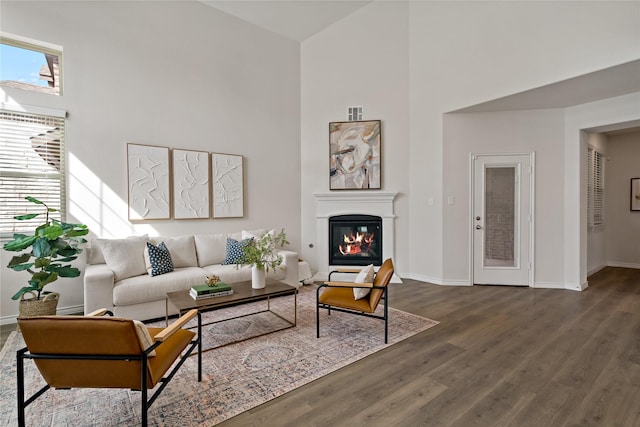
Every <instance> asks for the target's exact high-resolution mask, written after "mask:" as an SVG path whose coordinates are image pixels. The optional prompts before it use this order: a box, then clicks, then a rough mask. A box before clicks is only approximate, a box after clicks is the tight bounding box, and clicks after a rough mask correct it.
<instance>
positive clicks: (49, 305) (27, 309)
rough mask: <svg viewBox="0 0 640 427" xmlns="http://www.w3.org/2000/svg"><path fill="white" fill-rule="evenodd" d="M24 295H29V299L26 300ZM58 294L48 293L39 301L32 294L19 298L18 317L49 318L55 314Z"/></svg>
mask: <svg viewBox="0 0 640 427" xmlns="http://www.w3.org/2000/svg"><path fill="white" fill-rule="evenodd" d="M26 294H31V298H26V299H25V297H24V296H25V295H26ZM59 299H60V294H59V293H57V292H49V293H47V294H46V295H44V296H41V297H40V299H37V298H36V294H34V293H33V292H26V293H24V294H22V297H21V298H20V305H19V306H18V317H35V316H51V315H55V314H56V308H57V307H58V300H59Z"/></svg>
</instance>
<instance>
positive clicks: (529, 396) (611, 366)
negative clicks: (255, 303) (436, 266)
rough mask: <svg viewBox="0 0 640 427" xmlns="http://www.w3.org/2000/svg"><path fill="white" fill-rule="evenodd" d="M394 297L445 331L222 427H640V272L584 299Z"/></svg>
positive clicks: (627, 272)
mask: <svg viewBox="0 0 640 427" xmlns="http://www.w3.org/2000/svg"><path fill="white" fill-rule="evenodd" d="M390 286H391V289H390V299H389V301H390V305H391V306H392V307H394V308H398V309H400V310H404V311H408V312H411V313H415V314H418V315H421V316H425V317H429V318H432V319H435V320H438V321H440V322H441V324H440V325H438V326H436V327H435V328H432V329H430V330H428V331H425V332H423V333H421V334H418V335H416V336H414V337H412V338H410V339H407V340H405V341H403V342H401V343H399V344H396V345H394V346H391V347H389V348H387V349H385V350H383V351H381V352H378V353H376V354H374V355H371V356H369V357H367V358H365V359H363V360H361V361H359V362H357V363H354V364H351V365H349V366H347V367H345V368H343V369H340V370H338V371H336V372H334V373H333V374H330V375H327V376H325V377H322V378H320V379H318V380H316V381H314V382H312V383H310V384H308V385H306V386H304V387H301V388H298V389H296V390H294V391H292V392H290V393H288V394H286V395H284V396H281V397H279V398H277V399H274V400H272V401H270V402H267V403H265V404H264V405H261V406H259V407H257V408H255V409H253V410H250V411H247V412H245V413H242V414H240V415H238V416H236V417H234V418H232V419H230V420H228V421H226V422H224V423H222V424H220V426H221V427H233V426H243V427H244V426H365V425H366V426H368V427H369V426H411V427H413V426H429V427H441V426H455V427H469V426H518V427H520V426H536V427H537V426H545V427H546V426H603V427H605V426H606V427H609V426H621V427H640V270H633V269H623V268H607V269H605V270H602V271H601V272H599V273H597V274H596V275H594V276H592V277H590V278H589V288H587V290H585V291H584V292H575V291H569V290H555V289H530V288H518V287H494V286H474V287H447V286H436V285H431V284H427V283H423V282H418V281H413V280H405V283H404V284H392V285H390ZM327 351H331V349H327Z"/></svg>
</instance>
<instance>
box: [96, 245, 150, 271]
mask: <svg viewBox="0 0 640 427" xmlns="http://www.w3.org/2000/svg"><path fill="white" fill-rule="evenodd" d="M148 239H149V236H147V235H146V234H145V235H143V236H134V237H129V238H126V239H98V244H99V245H100V249H102V254H103V255H104V259H105V261H106V263H107V266H109V268H110V269H111V271H113V275H114V277H115V280H116V281H119V280H123V279H127V278H129V277H134V276H139V275H141V274H145V273H146V272H147V269H146V268H145V263H144V249H145V246H146V243H147V240H148Z"/></svg>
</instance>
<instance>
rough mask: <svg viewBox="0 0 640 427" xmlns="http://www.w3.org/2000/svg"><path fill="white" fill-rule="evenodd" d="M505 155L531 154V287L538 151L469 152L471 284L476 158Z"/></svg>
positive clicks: (531, 283)
mask: <svg viewBox="0 0 640 427" xmlns="http://www.w3.org/2000/svg"><path fill="white" fill-rule="evenodd" d="M503 156H529V173H530V174H531V179H530V180H529V187H530V188H529V199H530V200H529V203H530V204H529V206H530V207H529V287H531V288H533V287H535V258H536V256H535V254H536V253H535V238H534V236H535V219H536V215H535V212H536V209H535V207H536V206H535V200H536V198H535V194H536V193H535V189H536V180H535V177H536V152H535V151H532V152H530V153H524V152H515V153H513V152H512V153H469V215H468V221H469V222H468V231H469V286H474V283H473V282H474V273H475V271H474V262H475V258H474V253H473V251H474V246H475V245H474V243H475V236H476V233H474V222H473V215H474V208H475V205H474V204H475V200H474V199H475V198H474V196H475V186H476V182H475V169H474V168H475V165H474V160H476V159H477V158H478V157H503Z"/></svg>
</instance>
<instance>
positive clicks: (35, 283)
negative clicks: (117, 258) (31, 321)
mask: <svg viewBox="0 0 640 427" xmlns="http://www.w3.org/2000/svg"><path fill="white" fill-rule="evenodd" d="M25 199H26V200H28V201H30V202H32V203H35V204H36V205H42V206H43V208H44V210H45V212H41V213H31V214H25V215H18V216H15V217H14V218H15V219H17V220H20V221H25V220H30V219H33V218H36V217H38V216H39V215H42V214H45V215H46V220H45V222H44V224H42V225H40V226H38V227H37V228H36V229H35V231H34V233H33V235H32V236H27V235H26V234H20V233H15V234H14V235H13V240H11V241H9V242H7V243H5V244H4V246H3V247H4V249H5V250H7V251H11V252H21V251H24V250H27V249H29V248H30V250H28V252H24V253H23V254H20V255H16V256H14V257H13V258H11V261H9V264H8V265H7V267H9V268H11V269H13V270H15V271H26V272H28V273H30V274H31V280H29V286H25V287H23V288H22V289H20V290H19V291H18V292H17V293H16V294H15V295H14V296H12V297H11V299H14V300H17V299H18V298H20V297H21V296H22V295H23V294H25V293H27V292H35V293H36V294H37V298H38V299H40V293H41V292H42V289H43V288H44V287H45V286H46V285H48V284H49V283H53V282H55V281H56V280H58V277H78V276H79V275H80V270H78V269H77V268H75V267H71V264H66V265H65V263H68V262H71V261H73V260H75V259H77V258H78V254H80V253H81V252H82V248H80V247H79V246H80V244H82V243H86V242H87V241H86V240H85V239H84V238H83V237H82V236H85V235H87V233H89V229H88V228H87V226H86V225H84V224H69V223H66V222H62V221H57V220H55V219H50V218H49V214H50V213H52V212H57V209H54V208H50V207H49V206H47V205H46V204H44V203H43V202H41V201H40V200H38V199H36V198H34V197H25ZM32 258H33V259H32Z"/></svg>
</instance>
